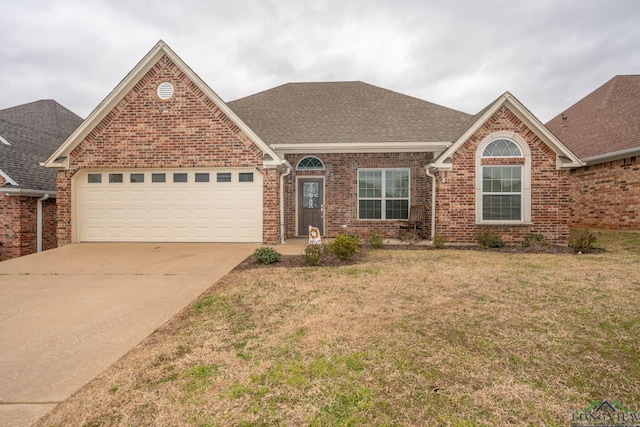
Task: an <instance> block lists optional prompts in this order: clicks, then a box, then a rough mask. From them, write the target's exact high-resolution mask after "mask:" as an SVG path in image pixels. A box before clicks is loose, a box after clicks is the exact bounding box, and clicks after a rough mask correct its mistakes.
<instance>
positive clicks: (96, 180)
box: [87, 173, 102, 184]
mask: <svg viewBox="0 0 640 427" xmlns="http://www.w3.org/2000/svg"><path fill="white" fill-rule="evenodd" d="M87 182H88V183H89V184H100V183H101V182H102V174H100V173H90V174H89V175H88V176H87Z"/></svg>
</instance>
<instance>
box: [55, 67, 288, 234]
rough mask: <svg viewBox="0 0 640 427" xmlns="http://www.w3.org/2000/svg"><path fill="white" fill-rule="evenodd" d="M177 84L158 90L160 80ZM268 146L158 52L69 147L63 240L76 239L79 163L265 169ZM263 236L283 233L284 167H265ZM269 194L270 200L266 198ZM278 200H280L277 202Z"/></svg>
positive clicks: (61, 187) (60, 182)
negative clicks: (169, 90)
mask: <svg viewBox="0 0 640 427" xmlns="http://www.w3.org/2000/svg"><path fill="white" fill-rule="evenodd" d="M165 81H167V82H170V83H171V84H173V86H174V88H175V91H174V94H173V96H172V97H171V98H170V99H168V100H162V99H160V98H159V97H158V95H157V93H156V90H157V87H158V85H159V84H160V83H162V82H165ZM262 163H263V152H262V151H261V149H260V148H259V147H257V146H256V145H255V144H254V143H253V142H252V141H250V139H249V138H248V137H247V136H246V135H245V134H244V133H243V132H242V131H241V130H240V129H239V128H238V126H237V125H236V124H235V123H234V122H233V121H232V120H231V119H230V118H229V117H228V116H226V115H225V114H224V112H223V111H221V110H220V109H219V108H218V106H217V105H216V104H215V103H214V102H213V101H212V100H210V99H209V98H208V97H207V96H206V95H205V94H204V93H203V92H202V91H201V90H200V89H199V87H198V86H197V85H196V84H195V83H194V82H192V81H191V80H190V79H189V78H188V77H187V76H186V75H185V74H184V73H183V72H182V71H181V70H180V69H179V67H177V66H176V65H175V64H174V63H173V62H172V61H171V60H170V59H169V58H168V57H167V56H164V57H163V58H162V59H160V60H159V61H158V62H157V63H156V64H155V65H154V66H153V67H152V68H151V69H150V70H149V72H147V74H146V75H145V76H144V77H143V78H141V79H140V81H139V82H138V83H137V84H136V85H135V86H134V87H133V89H131V90H130V91H129V92H128V93H127V94H126V95H125V96H124V97H123V99H122V100H121V101H120V102H119V103H118V104H117V105H116V106H115V107H114V108H113V109H112V110H111V111H110V112H109V113H108V114H107V115H106V117H105V118H104V119H103V120H102V121H101V122H100V123H99V124H98V125H97V126H96V127H95V128H94V129H93V130H92V131H91V132H90V133H89V134H88V135H87V136H86V138H84V140H83V141H81V142H80V144H78V146H77V147H75V149H74V150H73V151H72V152H71V155H70V158H69V165H70V167H69V170H65V171H60V172H58V176H57V189H58V242H59V244H60V245H64V244H67V243H70V242H71V240H72V230H71V227H72V224H71V206H72V203H71V197H72V188H71V187H72V179H73V176H74V175H75V174H76V172H78V171H79V170H80V169H86V168H92V169H93V168H95V169H111V168H113V169H116V168H195V167H198V168H202V167H257V168H260V169H261V168H262ZM261 171H262V174H263V178H264V179H263V182H264V197H265V207H264V214H263V222H264V226H263V234H264V242H265V243H276V241H277V237H278V235H279V230H278V224H279V209H278V205H277V203H278V198H277V197H276V198H275V202H269V201H268V200H272V197H273V194H278V184H279V183H278V172H276V171H273V170H262V169H261ZM267 199H268V200H267ZM274 203H275V207H274Z"/></svg>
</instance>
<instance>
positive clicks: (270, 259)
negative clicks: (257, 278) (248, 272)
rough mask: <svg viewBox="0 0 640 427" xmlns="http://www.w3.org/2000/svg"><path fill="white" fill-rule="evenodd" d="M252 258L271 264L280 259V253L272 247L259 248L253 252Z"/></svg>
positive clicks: (261, 262)
mask: <svg viewBox="0 0 640 427" xmlns="http://www.w3.org/2000/svg"><path fill="white" fill-rule="evenodd" d="M253 259H255V260H256V261H258V262H259V263H260V264H273V263H274V262H278V261H280V260H281V259H282V255H281V254H280V253H279V252H277V251H276V250H274V249H272V248H259V249H256V251H255V252H254V253H253Z"/></svg>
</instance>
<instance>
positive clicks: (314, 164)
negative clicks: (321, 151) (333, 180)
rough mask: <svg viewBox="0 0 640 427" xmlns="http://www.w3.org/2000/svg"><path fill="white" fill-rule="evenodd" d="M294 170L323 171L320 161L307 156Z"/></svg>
mask: <svg viewBox="0 0 640 427" xmlns="http://www.w3.org/2000/svg"><path fill="white" fill-rule="evenodd" d="M296 170H299V171H300V170H302V171H304V170H306V171H309V170H311V171H321V170H324V164H323V163H322V160H320V159H319V158H317V157H314V156H307V157H304V158H302V159H301V160H300V161H299V162H298V165H297V166H296Z"/></svg>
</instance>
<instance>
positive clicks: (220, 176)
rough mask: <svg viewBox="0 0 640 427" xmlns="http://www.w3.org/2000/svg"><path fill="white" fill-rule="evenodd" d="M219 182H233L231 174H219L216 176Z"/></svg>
mask: <svg viewBox="0 0 640 427" xmlns="http://www.w3.org/2000/svg"><path fill="white" fill-rule="evenodd" d="M216 181H217V182H231V173H229V172H218V173H217V174H216Z"/></svg>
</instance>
